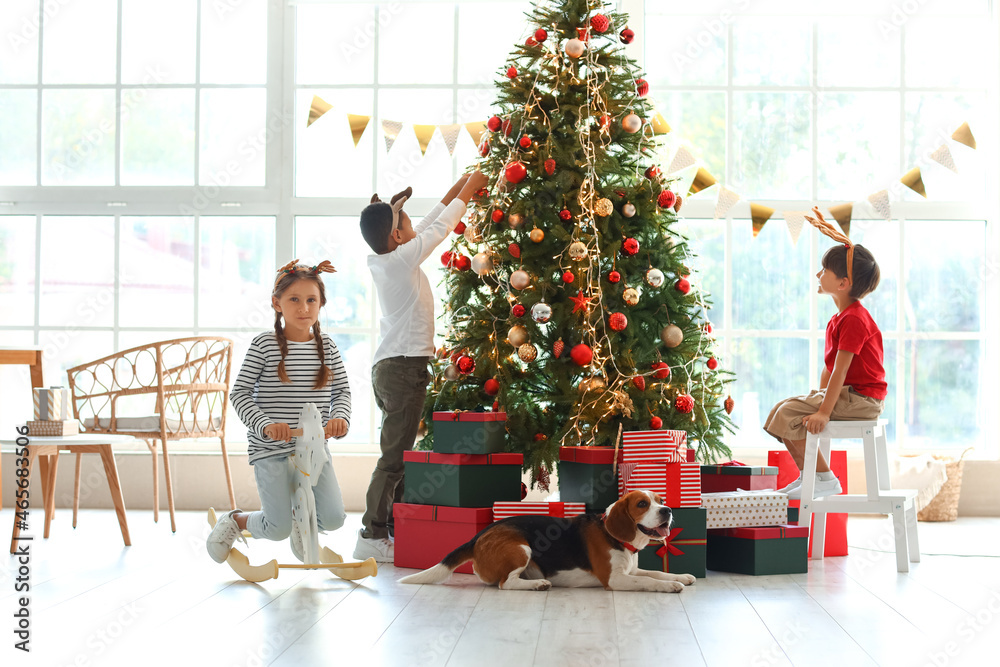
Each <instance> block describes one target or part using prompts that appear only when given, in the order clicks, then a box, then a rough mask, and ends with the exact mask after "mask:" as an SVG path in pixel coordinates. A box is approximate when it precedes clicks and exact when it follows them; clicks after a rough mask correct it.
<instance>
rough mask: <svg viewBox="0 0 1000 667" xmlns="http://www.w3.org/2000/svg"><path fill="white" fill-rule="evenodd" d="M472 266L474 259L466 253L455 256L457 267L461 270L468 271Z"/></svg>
mask: <svg viewBox="0 0 1000 667" xmlns="http://www.w3.org/2000/svg"><path fill="white" fill-rule="evenodd" d="M471 267H472V260H471V259H469V258H468V257H466V256H465V255H456V256H455V268H456V269H458V270H459V271H468V270H469V269H470V268H471Z"/></svg>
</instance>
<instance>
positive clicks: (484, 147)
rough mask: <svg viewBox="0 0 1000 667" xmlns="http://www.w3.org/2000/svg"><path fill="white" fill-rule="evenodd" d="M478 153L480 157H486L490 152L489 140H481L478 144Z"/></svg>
mask: <svg viewBox="0 0 1000 667" xmlns="http://www.w3.org/2000/svg"><path fill="white" fill-rule="evenodd" d="M479 154H480V155H481V156H482V157H486V156H487V155H489V154H490V142H489V141H483V143H481V144H479Z"/></svg>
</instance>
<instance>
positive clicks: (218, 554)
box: [205, 509, 247, 563]
mask: <svg viewBox="0 0 1000 667" xmlns="http://www.w3.org/2000/svg"><path fill="white" fill-rule="evenodd" d="M242 511H243V510H238V509H236V510H231V511H229V512H226V513H225V514H223V515H222V516H220V517H219V518H218V520H216V522H215V526H214V527H213V528H212V532H211V533H209V534H208V539H207V540H206V541H205V546H206V547H207V548H208V555H209V556H211V557H212V560H214V561H215V562H216V563H224V562H226V558H228V557H229V552H230V551H231V550H232V548H233V544H234V543H235V542H236V540H241V541H242V542H243V544H246V543H247V540H246V538H245V537H243V531H242V530H240V527H239V526H237V525H236V520H235V519H233V515H234V514H236V513H237V512H242Z"/></svg>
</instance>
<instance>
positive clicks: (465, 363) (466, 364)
mask: <svg viewBox="0 0 1000 667" xmlns="http://www.w3.org/2000/svg"><path fill="white" fill-rule="evenodd" d="M455 365H456V366H458V372H459V373H461V374H462V375H468V374H469V373H471V372H472V371H474V370H476V360H475V359H473V358H472V357H470V356H466V355H462V356H461V357H459V358H458V363H456V364H455Z"/></svg>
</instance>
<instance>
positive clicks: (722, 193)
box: [715, 185, 740, 218]
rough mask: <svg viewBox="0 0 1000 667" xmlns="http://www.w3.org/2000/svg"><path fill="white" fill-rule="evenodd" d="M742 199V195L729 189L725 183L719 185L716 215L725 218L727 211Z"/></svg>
mask: <svg viewBox="0 0 1000 667" xmlns="http://www.w3.org/2000/svg"><path fill="white" fill-rule="evenodd" d="M739 200H740V196H739V195H738V194H736V193H735V192H733V191H732V190H730V189H728V188H727V187H726V186H724V185H720V186H719V199H718V201H716V202H715V217H716V218H725V217H726V213H728V212H729V209H731V208H732V207H733V204H735V203H736V202H738V201H739Z"/></svg>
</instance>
